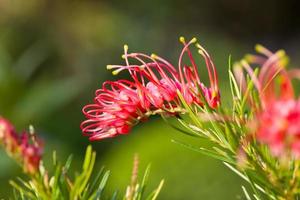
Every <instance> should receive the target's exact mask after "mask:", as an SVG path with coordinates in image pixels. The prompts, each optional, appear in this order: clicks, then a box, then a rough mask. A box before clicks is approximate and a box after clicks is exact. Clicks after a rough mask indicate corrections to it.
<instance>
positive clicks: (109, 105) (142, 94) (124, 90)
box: [81, 37, 220, 140]
mask: <svg viewBox="0 0 300 200" xmlns="http://www.w3.org/2000/svg"><path fill="white" fill-rule="evenodd" d="M180 41H181V42H182V43H183V45H184V47H183V49H182V51H181V53H180V56H179V60H178V69H176V68H175V67H174V66H173V65H172V64H171V63H170V62H168V61H166V60H165V59H163V58H161V57H159V56H157V55H154V54H152V55H151V56H149V55H146V54H142V53H128V46H127V45H125V46H124V55H123V58H124V59H125V63H126V64H125V65H108V66H107V68H108V69H113V70H114V71H113V74H115V75H116V74H118V73H119V72H120V71H123V70H127V71H128V72H129V74H130V76H131V78H132V80H118V81H106V82H104V83H103V86H102V88H101V89H99V90H97V91H96V97H95V98H94V103H93V104H89V105H86V106H85V107H84V108H83V113H84V115H85V116H86V117H87V120H85V121H84V122H82V124H81V129H82V132H83V134H84V135H86V136H89V139H90V140H99V139H102V138H108V137H114V136H116V135H118V134H127V133H128V132H129V131H130V128H131V127H132V126H134V125H135V124H137V123H138V122H140V121H143V120H145V119H147V118H148V117H149V116H151V115H155V114H164V115H176V114H180V113H183V112H185V111H184V109H183V106H182V99H181V98H180V96H182V97H183V99H184V100H185V102H186V103H187V104H189V105H191V104H197V105H200V106H203V105H204V104H205V103H206V104H208V105H209V106H210V107H211V108H212V109H214V108H216V107H217V106H218V105H219V103H220V95H219V88H218V78H217V73H216V69H215V66H214V64H213V62H212V60H211V58H210V56H209V55H208V53H207V52H206V51H205V49H204V48H203V47H202V46H200V45H199V44H196V47H197V48H198V53H199V54H200V55H201V56H202V57H203V58H204V60H205V63H206V67H207V70H208V75H209V80H210V85H209V87H206V86H205V85H204V84H203V83H202V82H201V81H200V77H199V73H198V69H197V66H196V63H195V60H194V58H193V55H192V52H191V51H190V49H189V46H190V45H191V44H195V43H196V39H195V38H193V39H192V40H191V41H189V42H188V43H186V42H185V40H184V38H183V37H181V38H180ZM185 55H186V56H187V58H188V59H189V61H190V63H189V64H184V63H183V57H184V56H185ZM129 59H132V60H135V62H136V63H138V64H130V63H129Z"/></svg>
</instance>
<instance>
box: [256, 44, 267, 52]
mask: <svg viewBox="0 0 300 200" xmlns="http://www.w3.org/2000/svg"><path fill="white" fill-rule="evenodd" d="M265 49H266V48H265V47H264V46H263V45H261V44H257V45H255V50H256V51H257V52H264V51H265Z"/></svg>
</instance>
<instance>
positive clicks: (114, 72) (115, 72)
mask: <svg viewBox="0 0 300 200" xmlns="http://www.w3.org/2000/svg"><path fill="white" fill-rule="evenodd" d="M119 72H120V71H119V70H115V71H112V74H113V75H117V74H118V73H119Z"/></svg>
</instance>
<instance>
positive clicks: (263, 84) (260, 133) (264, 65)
mask: <svg viewBox="0 0 300 200" xmlns="http://www.w3.org/2000/svg"><path fill="white" fill-rule="evenodd" d="M257 51H258V52H260V53H261V55H248V56H247V57H246V60H243V61H242V62H241V65H242V67H243V68H244V69H245V70H246V71H247V72H248V74H249V75H250V77H251V78H252V81H253V83H254V85H255V86H256V89H257V91H258V95H259V99H260V107H257V106H256V105H255V103H254V100H253V99H250V100H251V105H252V106H253V107H252V108H253V109H254V110H255V111H256V114H255V117H254V120H253V122H252V123H251V124H252V127H250V128H253V127H254V128H255V130H256V131H255V133H256V138H257V140H258V141H260V142H262V143H264V144H267V145H268V146H269V148H270V149H271V151H272V153H273V154H274V155H276V156H284V155H286V154H292V155H293V156H295V157H299V156H300V100H297V99H295V97H294V91H293V86H292V83H291V81H292V78H291V77H290V76H289V73H288V72H287V71H286V70H285V64H286V60H287V58H286V56H285V53H284V52H283V51H282V50H281V51H277V52H276V53H272V52H271V51H269V50H267V49H266V48H264V47H262V46H257ZM251 64H255V65H259V66H261V68H260V70H259V73H258V74H257V75H255V73H254V72H253V71H252V69H251V67H250V65H251ZM239 69H241V68H236V76H237V81H238V82H240V83H242V85H245V83H243V81H245V78H244V77H243V76H241V75H242V73H241V71H240V70H239ZM242 88H243V86H242Z"/></svg>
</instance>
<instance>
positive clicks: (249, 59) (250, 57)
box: [244, 54, 254, 62]
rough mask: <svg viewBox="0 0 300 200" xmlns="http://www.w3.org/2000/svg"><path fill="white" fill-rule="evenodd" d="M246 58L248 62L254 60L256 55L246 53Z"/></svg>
mask: <svg viewBox="0 0 300 200" xmlns="http://www.w3.org/2000/svg"><path fill="white" fill-rule="evenodd" d="M244 59H245V60H246V61H248V62H253V61H254V56H253V55H251V54H246V55H245V58H244Z"/></svg>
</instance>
